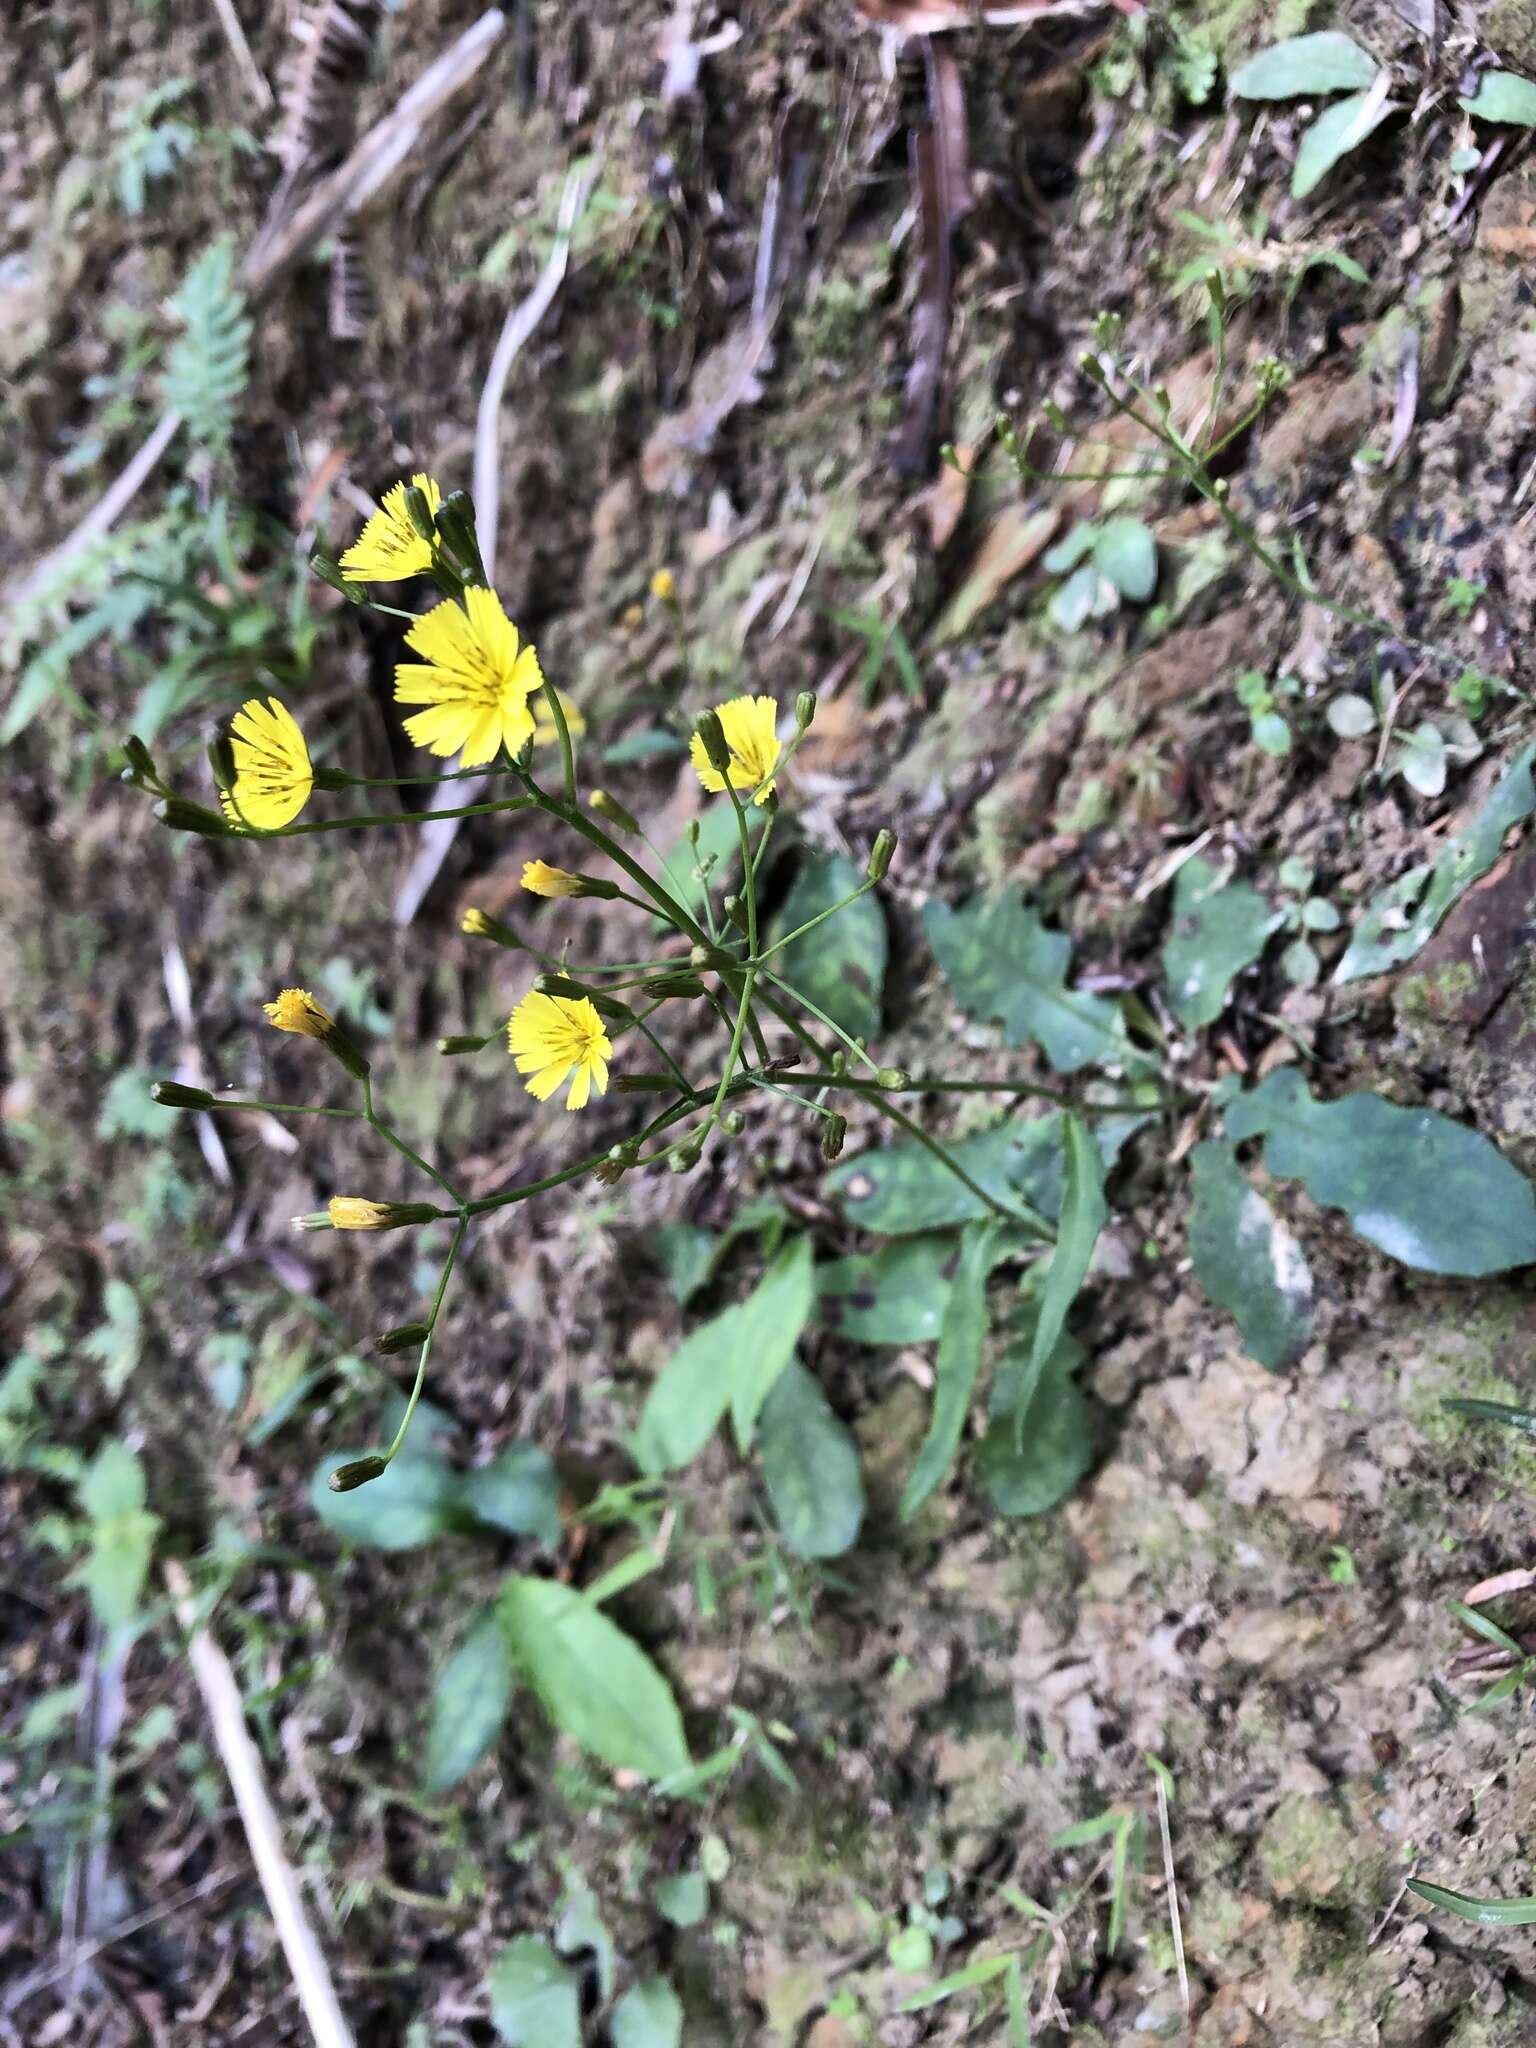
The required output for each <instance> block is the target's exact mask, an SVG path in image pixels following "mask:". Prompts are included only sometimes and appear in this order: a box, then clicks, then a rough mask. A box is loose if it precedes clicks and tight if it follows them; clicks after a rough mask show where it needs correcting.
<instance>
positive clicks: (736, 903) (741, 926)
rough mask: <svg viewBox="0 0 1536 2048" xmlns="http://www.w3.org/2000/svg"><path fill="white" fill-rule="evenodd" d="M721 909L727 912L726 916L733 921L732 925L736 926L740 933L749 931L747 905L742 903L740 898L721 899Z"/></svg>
mask: <svg viewBox="0 0 1536 2048" xmlns="http://www.w3.org/2000/svg"><path fill="white" fill-rule="evenodd" d="M720 908H721V909H722V910H723V911H724V912H725V914H726V916H727V917H728V918H729V919H730V920H731V923H732V924H733V925H735V927H736V929H737V930H738V931H741V932H744V931H746V930H747V929H748V925H747V906H746V905H745V903H743V902H742V900H741V898H740V897H739V896H722V897H721V899H720Z"/></svg>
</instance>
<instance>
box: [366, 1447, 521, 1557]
mask: <svg viewBox="0 0 1536 2048" xmlns="http://www.w3.org/2000/svg"><path fill="white" fill-rule="evenodd" d="M348 1497H349V1498H350V1496H348ZM458 1500H459V1503H460V1505H461V1507H462V1509H463V1510H464V1512H465V1513H466V1514H467V1515H470V1516H473V1518H474V1519H475V1521H476V1522H478V1523H480V1524H481V1525H482V1526H483V1527H485V1528H488V1529H500V1530H502V1531H504V1532H505V1534H507V1535H508V1536H536V1537H537V1538H538V1540H539V1541H540V1543H543V1544H546V1545H548V1547H549V1548H550V1549H551V1550H552V1549H554V1547H555V1546H556V1545H557V1544H558V1543H559V1541H560V1482H559V1480H558V1479H557V1478H556V1476H555V1468H554V1464H553V1461H552V1460H551V1459H550V1457H549V1456H548V1454H547V1453H546V1452H544V1451H541V1450H540V1449H539V1447H538V1445H537V1444H530V1443H522V1442H517V1441H514V1442H512V1443H509V1444H504V1445H503V1446H502V1448H501V1449H500V1450H499V1451H498V1452H497V1453H496V1456H495V1457H494V1458H493V1459H492V1460H491V1462H490V1464H489V1465H481V1466H479V1467H477V1468H476V1470H474V1471H473V1472H466V1473H465V1474H464V1476H463V1478H462V1479H461V1480H460V1482H459V1486H458Z"/></svg>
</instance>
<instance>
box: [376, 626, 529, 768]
mask: <svg viewBox="0 0 1536 2048" xmlns="http://www.w3.org/2000/svg"><path fill="white" fill-rule="evenodd" d="M405 644H406V646H407V647H411V648H414V650H415V651H416V653H418V654H420V655H422V656H423V657H424V660H423V661H421V662H410V661H405V662H401V663H400V665H399V667H398V668H397V669H396V670H395V701H396V702H397V703H399V704H425V705H426V706H427V707H428V708H427V709H426V710H425V711H418V712H417V713H416V714H415V715H414V716H413V717H410V718H408V719H407V720H406V721H405V729H406V731H407V733H409V735H410V737H411V738H412V740H414V741H415V743H416V745H417V746H418V747H425V748H426V749H427V751H428V753H431V754H436V755H438V756H439V757H440V758H445V757H446V756H448V755H449V754H458V755H460V757H461V765H462V766H463V767H465V768H480V767H483V766H484V765H485V763H486V762H487V761H494V760H495V758H496V756H497V754H498V753H499V752H500V751H501V749H502V748H503V747H505V748H506V750H507V752H508V753H509V754H515V753H516V752H517V750H518V749H519V747H521V746H522V745H523V743H524V742H525V741H526V740H529V739H531V738H532V737H533V732H534V723H533V713H532V712H531V711H530V710H529V709H528V699H529V697H530V696H531V695H532V694H533V692H534V691H535V690H538V689H542V688H543V686H544V675H543V671H542V670H541V669H540V667H539V658H538V655H537V654H536V653H535V652H534V649H533V646H532V644H531V643H525V642H524V641H523V640H522V639H521V637H520V636H519V634H518V630H517V628H516V626H514V625H513V623H512V621H511V620H510V619H509V618H508V617H507V615H506V612H505V611H504V610H503V609H502V603H501V599H500V598H499V597H498V596H497V595H496V593H495V591H494V590H481V589H479V588H478V587H471V588H470V589H468V590H466V591H465V593H464V603H463V605H462V606H460V605H458V604H456V603H455V602H454V600H453V599H452V598H445V599H444V601H443V602H442V603H441V604H439V605H434V606H433V608H432V610H431V611H429V612H428V613H427V614H426V615H425V616H424V617H423V618H419V619H418V620H417V621H416V623H415V625H414V626H412V628H411V630H410V631H409V632H408V633H407V634H406V636H405Z"/></svg>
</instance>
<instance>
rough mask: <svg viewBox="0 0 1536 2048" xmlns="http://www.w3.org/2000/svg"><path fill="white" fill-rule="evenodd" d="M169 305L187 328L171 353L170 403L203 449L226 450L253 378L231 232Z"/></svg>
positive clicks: (207, 252)
mask: <svg viewBox="0 0 1536 2048" xmlns="http://www.w3.org/2000/svg"><path fill="white" fill-rule="evenodd" d="M170 307H171V311H172V312H173V313H174V314H175V315H176V317H177V319H178V320H180V322H181V323H182V330H183V331H182V333H181V335H180V336H179V337H178V339H177V340H176V342H175V343H174V345H173V346H172V348H171V351H170V354H169V355H168V356H167V357H166V363H165V372H164V376H163V378H162V380H161V383H162V388H163V390H164V393H165V402H166V404H167V405H169V406H170V407H171V408H172V409H173V410H174V411H176V412H179V413H180V414H181V416H182V417H183V419H185V421H186V423H187V430H188V432H189V433H190V434H191V436H192V439H193V440H194V441H195V442H197V443H198V445H199V446H200V447H201V448H203V449H204V450H206V451H207V452H208V453H209V454H210V455H219V454H222V453H223V452H224V450H225V449H227V448H228V446H229V439H230V435H231V433H232V432H233V431H234V424H235V415H236V411H237V409H238V407H239V403H240V400H241V398H242V397H243V396H244V395H245V387H246V385H247V384H248V383H249V382H250V376H251V322H250V317H249V315H248V314H247V312H246V310H245V295H244V294H243V293H242V291H241V290H240V287H239V285H238V284H237V283H236V282H235V256H234V244H233V242H232V241H231V240H230V238H229V237H228V236H226V237H224V238H223V239H222V240H220V241H217V242H214V243H212V244H210V246H209V247H208V248H207V249H205V250H204V251H203V253H202V255H201V256H199V257H198V259H197V261H196V262H195V263H194V264H193V265H192V267H191V269H190V270H189V271H188V272H187V274H186V277H185V278H184V279H183V281H182V286H181V289H180V291H179V292H177V294H176V296H175V297H174V298H173V299H172V300H171V302H170Z"/></svg>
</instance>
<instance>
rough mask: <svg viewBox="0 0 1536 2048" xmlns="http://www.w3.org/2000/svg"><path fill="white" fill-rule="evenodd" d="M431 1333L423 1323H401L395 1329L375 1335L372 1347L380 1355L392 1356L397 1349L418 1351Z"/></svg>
mask: <svg viewBox="0 0 1536 2048" xmlns="http://www.w3.org/2000/svg"><path fill="white" fill-rule="evenodd" d="M431 1334H432V1333H431V1331H430V1330H429V1329H428V1328H427V1325H426V1324H425V1323H402V1324H401V1325H400V1327H399V1328H398V1329H397V1330H386V1331H385V1332H384V1334H383V1336H381V1337H375V1338H374V1340H373V1348H374V1350H375V1351H377V1352H378V1353H379V1354H380V1356H381V1357H384V1358H392V1357H393V1356H394V1355H395V1353H396V1352H397V1351H419V1350H420V1349H421V1347H422V1345H423V1344H425V1343H426V1341H427V1339H428V1337H429V1336H430V1335H431Z"/></svg>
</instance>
